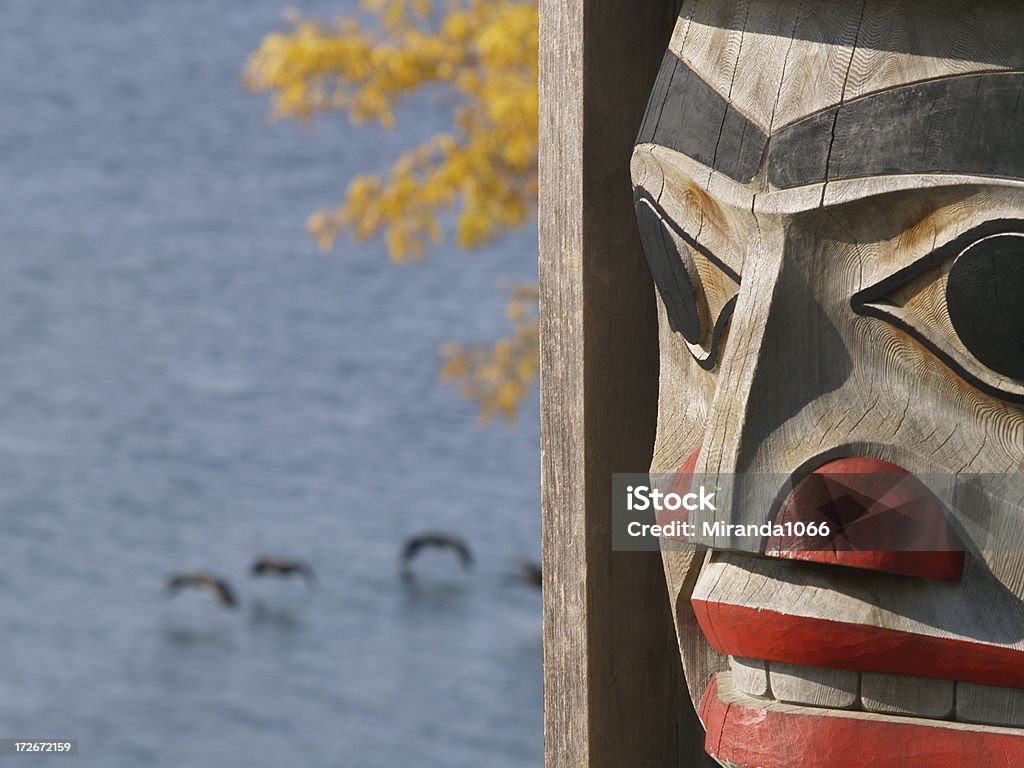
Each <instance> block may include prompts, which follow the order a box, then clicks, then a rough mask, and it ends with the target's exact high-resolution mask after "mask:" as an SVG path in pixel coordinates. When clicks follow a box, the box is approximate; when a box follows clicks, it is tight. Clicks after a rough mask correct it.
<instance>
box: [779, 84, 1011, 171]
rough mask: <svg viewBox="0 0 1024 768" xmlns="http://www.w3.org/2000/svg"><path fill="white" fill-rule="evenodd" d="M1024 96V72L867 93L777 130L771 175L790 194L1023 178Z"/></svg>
mask: <svg viewBox="0 0 1024 768" xmlns="http://www.w3.org/2000/svg"><path fill="white" fill-rule="evenodd" d="M1022 97H1024V72H986V73H981V74H974V75H959V76H955V77H947V78H942V79H940V80H929V81H926V82H920V83H913V84H910V85H905V86H902V87H899V88H894V89H891V90H888V91H882V92H880V93H876V94H870V95H868V96H863V97H861V98H859V99H855V100H854V101H850V102H848V103H846V104H843V105H841V106H838V107H833V108H831V109H827V110H825V111H823V112H819V113H817V114H814V115H811V116H810V117H807V118H804V119H803V120H799V121H797V122H796V123H793V124H792V125H789V126H787V127H785V128H783V129H781V130H780V131H778V132H776V133H775V134H774V135H773V136H772V138H771V145H770V147H769V160H768V163H769V169H768V178H769V181H770V182H771V183H772V184H773V185H774V186H776V187H779V188H783V189H786V188H791V187H799V186H803V185H806V184H816V183H819V182H822V181H826V180H836V179H853V178H862V177H869V176H883V175H890V174H893V175H900V174H914V173H957V174H968V175H983V176H994V177H1002V178H1014V179H1018V178H1024V98H1022ZM833 136H834V139H833ZM830 146H831V152H830V151H829V147H830Z"/></svg>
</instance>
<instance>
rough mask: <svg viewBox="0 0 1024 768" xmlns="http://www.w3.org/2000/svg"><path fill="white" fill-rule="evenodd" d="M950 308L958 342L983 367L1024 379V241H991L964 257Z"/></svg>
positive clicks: (953, 277)
mask: <svg viewBox="0 0 1024 768" xmlns="http://www.w3.org/2000/svg"><path fill="white" fill-rule="evenodd" d="M946 305H947V307H948V308H949V318H950V321H951V322H952V324H953V328H954V330H956V334H957V336H959V337H960V341H962V342H963V345H964V347H966V348H967V350H968V351H969V352H970V353H971V354H972V355H974V356H975V357H976V358H977V359H978V361H979V362H981V363H982V364H983V365H985V366H987V367H988V368H991V369H992V370H993V371H995V372H996V373H1000V374H1002V375H1003V376H1007V377H1009V378H1011V379H1024V236H1022V235H1018V234H1005V235H997V236H994V237H988V238H985V239H984V240H980V241H979V242H977V243H975V244H974V245H972V246H971V247H970V248H968V249H967V250H966V251H964V252H963V253H962V254H960V255H959V256H958V257H957V259H956V261H955V262H954V263H953V267H952V269H951V270H950V272H949V279H948V281H947V283H946Z"/></svg>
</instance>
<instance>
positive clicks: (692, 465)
mask: <svg viewBox="0 0 1024 768" xmlns="http://www.w3.org/2000/svg"><path fill="white" fill-rule="evenodd" d="M699 457H700V448H698V449H697V450H696V451H694V452H693V453H691V454H690V455H689V457H688V458H687V459H686V461H684V462H683V463H682V464H681V465H679V469H678V470H676V474H675V477H673V478H672V482H671V483H669V486H668V488H666V489H665V492H666V493H678V494H679V495H680V496H684V495H686V494H687V493H689V492H690V491H691V490H692V488H693V472H694V470H695V469H697V459H698V458H699ZM656 517H657V522H658V524H659V525H671V524H672V523H673V522H678V523H679V524H680V525H681V524H682V523H686V522H689V519H690V515H689V513H688V512H687V511H686V510H685V509H683V508H680V509H676V510H668V509H661V510H659V511H658V513H657V515H656ZM666 538H668V539H671V540H672V541H687V540H688V539H687V538H686V537H685V536H668V537H666Z"/></svg>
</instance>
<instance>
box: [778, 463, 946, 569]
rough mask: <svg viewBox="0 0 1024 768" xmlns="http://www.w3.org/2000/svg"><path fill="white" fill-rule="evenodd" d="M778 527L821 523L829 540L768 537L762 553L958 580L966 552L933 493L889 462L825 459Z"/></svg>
mask: <svg viewBox="0 0 1024 768" xmlns="http://www.w3.org/2000/svg"><path fill="white" fill-rule="evenodd" d="M775 522H777V523H787V522H791V523H797V522H802V523H805V524H807V523H817V524H819V525H820V524H822V523H826V524H828V525H829V527H830V530H831V536H830V537H828V538H827V539H822V538H818V537H772V538H771V539H769V540H768V543H767V545H766V547H765V554H766V555H769V556H771V557H781V558H786V559H790V560H805V561H810V562H815V563H825V564H827V565H840V566H845V567H849V568H861V569H864V570H870V571H883V572H886V573H897V574H902V575H905V576H919V577H923V578H930V579H942V580H945V581H959V580H960V577H961V576H962V574H963V568H964V553H963V551H962V547H961V545H960V542H959V541H958V540H957V538H956V535H955V534H954V533H953V532H952V530H951V529H950V527H949V523H948V522H947V521H946V517H945V515H944V514H943V512H942V507H941V506H940V505H939V502H938V500H937V499H936V498H935V496H934V494H932V492H931V491H929V490H928V488H927V487H926V486H925V485H924V484H923V483H922V482H921V481H920V480H918V479H917V478H916V477H914V476H913V475H911V474H910V473H909V472H907V471H906V470H905V469H903V468H902V467H898V466H896V465H895V464H890V463H889V462H887V461H880V460H878V459H868V458H847V459H838V460H836V461H831V462H829V463H827V464H825V465H823V466H821V467H819V468H818V469H816V470H815V471H814V472H812V473H811V474H810V475H809V476H808V477H806V478H804V479H803V480H801V481H800V482H799V483H797V485H796V487H795V488H794V489H793V490H792V492H791V493H790V494H789V496H788V497H787V498H786V500H785V502H783V504H782V507H781V509H780V510H779V514H778V516H777V517H776V520H775Z"/></svg>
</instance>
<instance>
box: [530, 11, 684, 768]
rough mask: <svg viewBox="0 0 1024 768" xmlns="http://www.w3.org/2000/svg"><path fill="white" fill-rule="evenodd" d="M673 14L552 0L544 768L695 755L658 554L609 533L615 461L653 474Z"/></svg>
mask: <svg viewBox="0 0 1024 768" xmlns="http://www.w3.org/2000/svg"><path fill="white" fill-rule="evenodd" d="M677 10H678V9H677V7H675V4H674V3H673V2H663V3H659V2H650V3H643V4H641V5H637V4H635V3H628V2H622V0H615V1H614V2H613V1H612V0H558V1H557V2H556V1H555V0H542V2H541V3H540V20H541V45H540V99H541V115H540V121H541V122H540V147H541V157H540V205H539V210H540V243H541V254H540V285H541V430H542V504H543V512H542V518H543V519H542V528H543V551H544V564H543V567H544V648H545V652H544V656H545V763H546V765H547V766H548V768H579V767H580V766H590V767H597V766H608V767H609V768H611V767H612V766H623V765H635V766H652V768H653V767H655V766H669V765H695V764H696V763H695V762H693V761H692V760H691V759H690V758H693V759H701V758H697V757H696V756H698V755H700V754H701V750H700V748H699V744H700V742H701V741H702V735H701V733H700V731H699V724H698V723H697V721H696V718H695V717H694V716H693V715H692V706H691V705H689V703H688V701H686V699H685V698H682V696H681V694H683V683H682V677H681V673H680V665H679V658H678V652H677V649H676V643H675V637H674V632H673V625H672V620H671V615H670V610H669V605H668V603H667V602H666V601H665V586H664V575H663V570H662V567H661V561H660V559H659V558H658V557H657V555H653V554H652V555H645V554H635V553H613V552H612V551H611V530H610V523H611V494H610V488H611V475H612V473H613V472H627V471H643V470H644V469H645V468H646V467H647V466H648V465H649V463H650V458H651V450H652V446H653V442H654V427H655V413H656V410H655V409H656V403H657V378H658V354H657V333H658V330H657V315H656V311H655V306H654V294H653V287H652V285H651V281H650V276H649V274H648V271H647V267H646V264H645V262H644V258H643V254H642V252H641V250H640V241H639V237H638V234H637V229H636V223H635V219H634V213H633V201H632V197H631V194H630V184H629V166H628V164H629V159H630V154H631V150H632V146H633V143H634V140H635V137H636V135H637V131H638V129H639V128H640V125H641V119H642V118H643V115H644V106H645V103H646V101H647V94H648V93H649V92H650V90H651V87H652V85H653V83H654V81H655V75H656V73H657V70H658V64H659V61H660V60H661V58H662V54H663V52H664V50H665V44H666V42H667V39H668V36H669V33H670V30H671V25H672V21H673V19H674V18H675V14H676V12H677ZM624 62H628V65H624ZM687 707H690V711H691V715H690V717H689V719H688V720H687V719H684V716H685V712H686V708H687ZM688 761H689V762H688Z"/></svg>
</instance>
